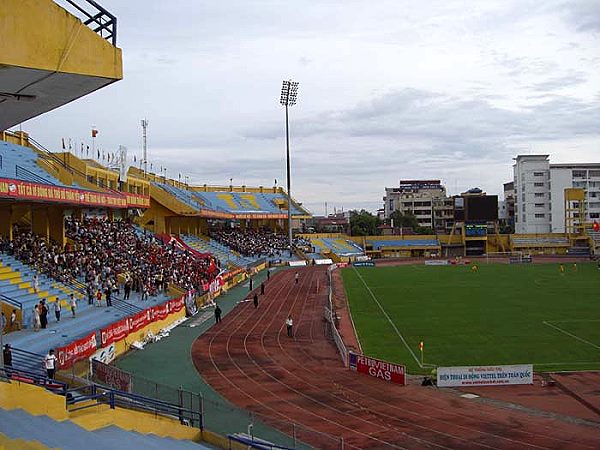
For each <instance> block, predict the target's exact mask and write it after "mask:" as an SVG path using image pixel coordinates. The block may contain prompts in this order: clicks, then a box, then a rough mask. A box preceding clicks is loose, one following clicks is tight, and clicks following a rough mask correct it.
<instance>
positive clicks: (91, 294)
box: [86, 282, 94, 305]
mask: <svg viewBox="0 0 600 450" xmlns="http://www.w3.org/2000/svg"><path fill="white" fill-rule="evenodd" d="M86 290H87V298H88V305H93V304H94V285H93V284H92V283H91V282H90V283H89V284H88V285H87V288H86Z"/></svg>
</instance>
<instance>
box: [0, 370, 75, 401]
mask: <svg viewBox="0 0 600 450" xmlns="http://www.w3.org/2000/svg"><path fill="white" fill-rule="evenodd" d="M0 377H2V378H5V379H7V380H10V381H11V382H19V383H25V384H32V385H36V386H40V387H43V388H45V389H48V390H49V391H52V392H54V393H55V394H59V395H66V393H67V384H66V383H63V382H62V381H56V380H54V379H52V378H49V377H48V376H47V375H46V374H43V373H38V372H31V371H29V370H24V369H20V368H16V367H13V366H5V367H3V368H0Z"/></svg>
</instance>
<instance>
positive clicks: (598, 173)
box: [589, 170, 600, 178]
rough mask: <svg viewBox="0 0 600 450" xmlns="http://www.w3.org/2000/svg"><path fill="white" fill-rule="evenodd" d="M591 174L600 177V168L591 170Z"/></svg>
mask: <svg viewBox="0 0 600 450" xmlns="http://www.w3.org/2000/svg"><path fill="white" fill-rule="evenodd" d="M589 175H590V177H594V178H599V177H600V170H590V173H589Z"/></svg>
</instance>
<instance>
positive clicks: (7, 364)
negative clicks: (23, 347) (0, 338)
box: [2, 344, 12, 376]
mask: <svg viewBox="0 0 600 450" xmlns="http://www.w3.org/2000/svg"><path fill="white" fill-rule="evenodd" d="M2 358H3V359H4V370H5V371H6V374H7V375H8V376H10V373H11V372H10V369H11V368H12V351H11V349H10V344H6V345H5V346H4V350H3V351H2Z"/></svg>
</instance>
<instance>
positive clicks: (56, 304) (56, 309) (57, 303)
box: [54, 298, 60, 322]
mask: <svg viewBox="0 0 600 450" xmlns="http://www.w3.org/2000/svg"><path fill="white" fill-rule="evenodd" d="M54 315H55V316H56V321H57V322H60V299H58V298H57V299H56V301H55V302H54Z"/></svg>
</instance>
